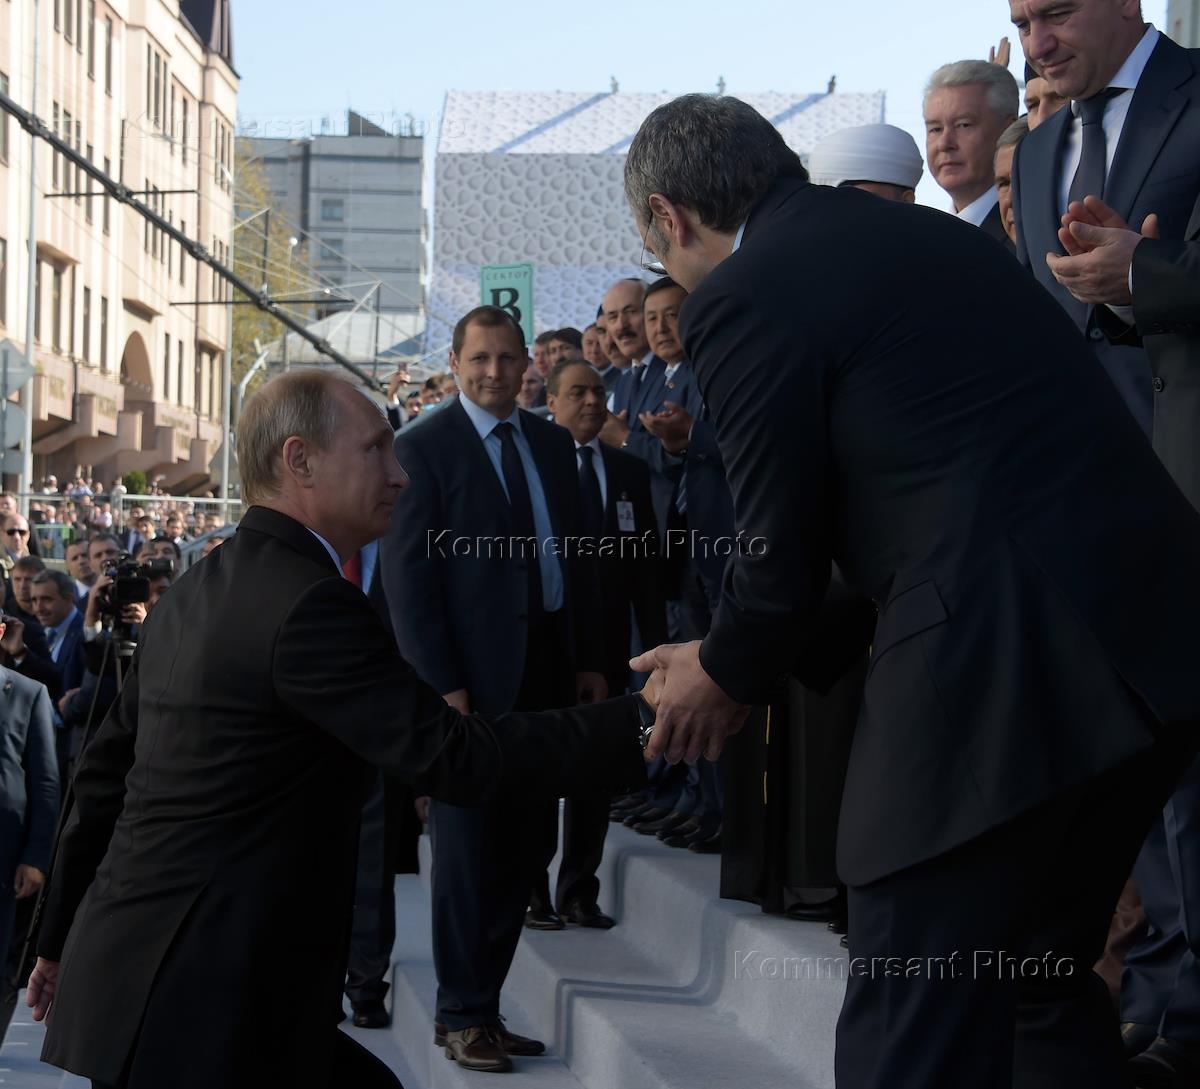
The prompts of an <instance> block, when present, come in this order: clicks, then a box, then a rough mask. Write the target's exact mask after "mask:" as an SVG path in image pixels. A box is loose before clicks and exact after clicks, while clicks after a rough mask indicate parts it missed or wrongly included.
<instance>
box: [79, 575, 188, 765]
mask: <svg viewBox="0 0 1200 1089" xmlns="http://www.w3.org/2000/svg"><path fill="white" fill-rule="evenodd" d="M102 571H103V573H102V574H101V575H100V576H99V577H98V578H97V579H96V584H95V585H94V586H93V587H92V589H91V592H90V593H89V594H88V599H87V608H86V610H85V612H84V616H83V638H84V641H85V646H84V658H85V661H86V663H87V664H86V668H85V669H84V672H83V677H82V679H81V681H80V683H79V687H78V688H73V689H71V690H69V691H67V692H65V693H64V694H63V696H62V698H61V699H59V700H58V701H57V705H58V712H59V714H60V716H61V717H62V722H63V728H64V729H66V730H69V731H70V763H71V765H72V766H73V765H74V762H75V761H76V760H77V759H78V757H79V753H80V752H81V751H82V749H83V746H84V745H85V744H86V742H87V740H88V738H89V737H90V736H91V734H92V733H93V732H94V731H95V729H96V727H97V726H99V725H100V723H101V722H103V721H104V716H105V715H106V714H107V713H108V709H109V708H110V707H111V706H112V704H113V703H114V701H115V700H116V698H117V696H118V694H119V692H120V685H119V683H118V676H117V668H116V659H118V658H121V657H124V658H125V659H126V661H125V662H124V663H123V664H122V670H121V671H122V673H123V672H124V667H125V666H127V665H128V657H129V655H130V654H131V653H132V647H133V646H134V645H135V644H136V643H137V640H138V636H139V635H140V634H141V626H142V624H143V623H145V620H146V616H147V614H148V613H149V612H150V610H151V609H152V608H154V606H155V605H156V604H157V603H158V600H159V598H161V597H162V595H163V594H164V593H165V592H166V591H167V589H168V588H169V587H170V585H171V582H172V581H173V577H174V569H173V566H172V565H171V564H170V563H169V562H162V561H159V560H153V559H152V560H148V561H146V562H143V563H138V562H136V561H134V560H131V559H130V558H129V557H128V555H124V556H121V557H120V558H119V559H116V560H112V561H109V562H108V563H106V564H105V565H104V567H103V568H102Z"/></svg>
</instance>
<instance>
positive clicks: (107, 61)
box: [104, 15, 113, 94]
mask: <svg viewBox="0 0 1200 1089" xmlns="http://www.w3.org/2000/svg"><path fill="white" fill-rule="evenodd" d="M112 72H113V21H112V19H111V17H109V16H107V15H106V16H105V17H104V92H105V94H112Z"/></svg>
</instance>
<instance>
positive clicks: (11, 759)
mask: <svg viewBox="0 0 1200 1089" xmlns="http://www.w3.org/2000/svg"><path fill="white" fill-rule="evenodd" d="M58 790H59V785H58V761H57V759H56V758H55V753H54V728H53V726H52V725H51V723H50V697H49V695H48V694H47V693H46V687H45V685H42V684H38V683H37V681H32V680H30V679H29V678H28V677H22V676H21V675H20V674H19V673H14V672H13V671H12V670H11V669H5V668H3V667H0V964H4V962H5V958H6V956H7V952H8V946H9V942H10V940H11V938H12V921H13V909H14V907H15V904H16V901H15V900H14V898H13V891H14V890H13V877H14V875H15V873H16V869H17V867H18V866H34V867H36V868H37V869H39V870H41V871H42V873H46V872H47V871H48V870H49V869H50V854H51V851H52V849H53V847H54V828H55V824H56V823H57V821H58Z"/></svg>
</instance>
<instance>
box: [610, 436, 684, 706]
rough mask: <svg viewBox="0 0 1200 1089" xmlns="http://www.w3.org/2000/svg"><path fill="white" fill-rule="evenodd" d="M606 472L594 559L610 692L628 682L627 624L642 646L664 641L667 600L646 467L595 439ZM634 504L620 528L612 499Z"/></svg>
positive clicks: (641, 462) (621, 689)
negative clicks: (602, 539) (600, 541)
mask: <svg viewBox="0 0 1200 1089" xmlns="http://www.w3.org/2000/svg"><path fill="white" fill-rule="evenodd" d="M600 450H601V456H602V457H603V459H604V473H605V477H606V483H607V488H606V493H607V494H606V498H607V502H606V504H605V509H604V534H605V536H606V537H607V538H608V540H609V541H610V542H612V544H611V546H609V545H608V544H607V543H605V544H604V545H603V546H602V548H601V550H600V555H599V556H598V558H597V564H596V566H597V568H598V570H599V576H600V596H601V600H602V602H603V628H604V660H605V664H604V677H605V680H606V681H608V690H609V692H610V693H615V692H623V691H625V688H626V687H627V686H628V684H629V655H630V637H631V635H632V628H631V623H630V617H631V615H632V616H636V617H637V626H638V633H639V634H640V635H641V639H642V645H643V646H644V647H647V648H651V647H657V646H661V645H662V644H663V643H665V642H667V603H666V598H665V596H664V594H663V583H662V564H661V562H660V559H659V546H658V530H657V527H656V526H655V519H654V507H653V504H652V503H651V500H650V470H649V469H648V468H647V467H646V464H645V463H644V462H643V461H641V459H639V458H636V457H634V456H633V455H632V454H626V453H624V452H623V451H621V450H614V449H613V448H612V447H611V446H605V445H604V444H603V443H601V444H600ZM621 502H625V503H629V504H631V505H632V507H633V529H632V530H622V529H621V523H620V519H619V517H618V512H617V504H618V503H621Z"/></svg>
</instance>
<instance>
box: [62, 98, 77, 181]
mask: <svg viewBox="0 0 1200 1089" xmlns="http://www.w3.org/2000/svg"><path fill="white" fill-rule="evenodd" d="M62 117H63V131H62V140H63V143H64V144H66V145H67V146H68V147H70V145H71V115H70V114H69V113H67V111H66V110H63V113H62ZM62 179H63V188H64V189H65V190H66V191H67V192H68V193H71V192H74V190H75V164H74V163H73V162H71V160H70V159H68V158H66V157H64V158H63V174H62Z"/></svg>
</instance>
